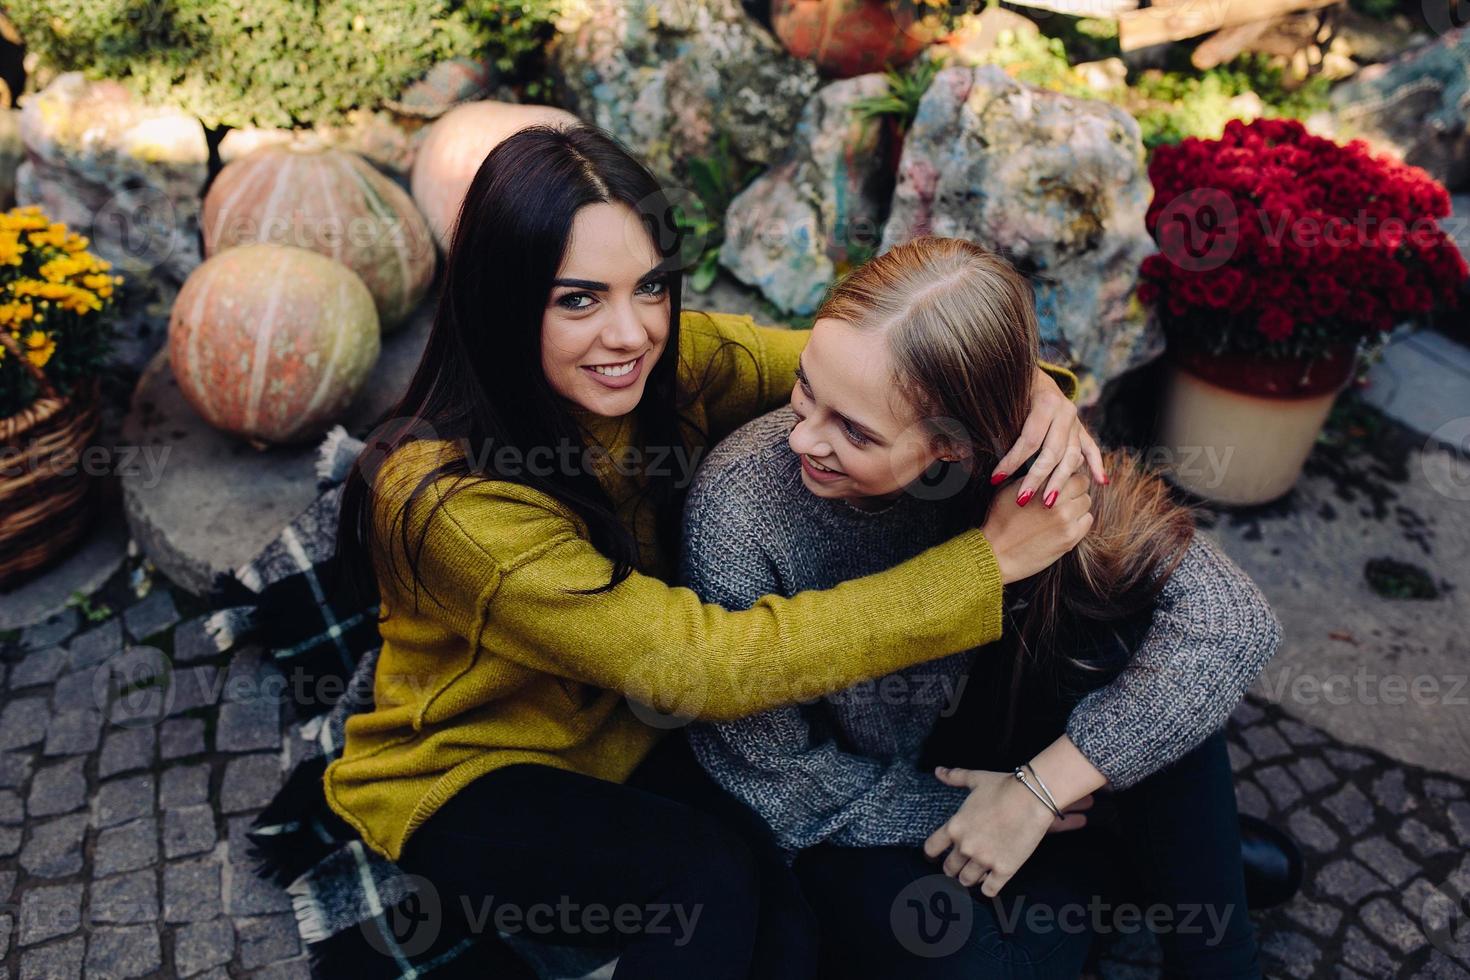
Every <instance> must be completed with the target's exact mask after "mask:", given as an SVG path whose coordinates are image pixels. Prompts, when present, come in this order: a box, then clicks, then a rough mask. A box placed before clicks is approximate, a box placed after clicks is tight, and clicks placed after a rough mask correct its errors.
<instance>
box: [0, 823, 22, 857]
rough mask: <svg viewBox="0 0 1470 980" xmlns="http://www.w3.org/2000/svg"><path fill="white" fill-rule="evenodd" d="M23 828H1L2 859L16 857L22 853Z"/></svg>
mask: <svg viewBox="0 0 1470 980" xmlns="http://www.w3.org/2000/svg"><path fill="white" fill-rule="evenodd" d="M20 840H21V828H19V827H0V857H7V858H8V857H14V856H15V855H16V854H17V853H19V851H20Z"/></svg>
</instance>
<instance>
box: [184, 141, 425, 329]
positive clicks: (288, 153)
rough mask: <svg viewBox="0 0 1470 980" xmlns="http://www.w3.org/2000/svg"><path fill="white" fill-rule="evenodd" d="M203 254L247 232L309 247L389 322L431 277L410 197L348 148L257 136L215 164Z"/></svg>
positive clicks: (400, 317)
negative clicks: (255, 144)
mask: <svg viewBox="0 0 1470 980" xmlns="http://www.w3.org/2000/svg"><path fill="white" fill-rule="evenodd" d="M200 225H201V227H202V229H203V232H204V254H205V255H206V256H212V255H216V254H218V253H220V252H222V251H224V250H225V249H227V248H231V247H234V246H236V245H243V244H246V243H249V242H271V243H274V244H277V245H294V246H296V247H298V248H306V249H310V250H311V251H313V252H319V253H321V254H322V255H325V256H328V257H329V258H333V259H336V260H337V261H338V262H341V263H342V264H343V265H345V266H347V268H349V269H351V270H352V271H353V272H355V273H357V275H358V276H359V277H360V278H361V279H362V281H363V283H364V284H366V286H367V288H368V291H369V292H370V293H372V296H373V302H374V303H375V304H376V305H377V308H378V321H379V323H381V324H382V328H383V329H384V330H385V331H391V330H393V329H394V328H395V327H398V326H400V325H401V324H402V323H404V322H405V321H406V320H407V319H408V315H409V313H411V312H412V311H413V308H414V307H415V306H416V305H418V302H419V300H421V299H423V297H424V293H425V292H427V291H428V288H429V284H430V283H431V282H432V281H433V279H434V261H435V254H434V243H433V240H432V239H431V238H430V236H429V226H428V225H427V224H425V222H424V216H423V215H421V214H420V213H419V211H418V208H416V207H415V206H414V203H413V199H412V198H410V197H409V196H408V194H407V193H406V192H405V191H404V190H403V188H401V187H399V186H398V185H397V184H395V183H393V181H391V180H389V179H388V178H387V177H385V176H383V175H382V174H381V173H379V172H378V171H377V170H375V169H374V168H373V166H372V164H370V163H368V162H367V161H366V160H364V159H363V158H362V157H360V156H358V155H357V154H355V153H348V152H346V151H344V150H331V149H319V148H305V147H298V146H293V145H289V144H288V145H285V146H263V147H261V148H260V149H258V150H255V151H254V152H252V153H250V154H248V155H246V156H244V157H242V158H240V159H239V160H236V161H234V162H233V163H231V164H230V165H229V166H227V167H225V168H224V169H223V170H221V171H220V173H219V176H218V177H216V178H215V180H214V183H213V184H211V185H210V187H209V193H208V194H206V195H205V197H204V212H203V214H202V215H201V217H200Z"/></svg>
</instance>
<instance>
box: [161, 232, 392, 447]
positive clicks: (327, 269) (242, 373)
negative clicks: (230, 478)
mask: <svg viewBox="0 0 1470 980" xmlns="http://www.w3.org/2000/svg"><path fill="white" fill-rule="evenodd" d="M380 344H381V341H380V340H379V329H378V314H377V310H376V309H375V308H374V306H373V297H372V294H371V293H369V292H368V289H367V286H365V285H363V282H362V280H361V279H359V278H358V276H357V274H356V273H354V272H353V271H352V270H351V269H349V268H347V267H346V266H345V265H343V264H341V263H340V262H333V261H332V260H331V259H329V258H327V257H326V256H323V255H319V254H317V253H316V252H312V251H309V250H307V249H304V248H296V247H294V246H290V245H271V244H266V243H257V244H254V245H240V246H238V247H236V248H229V249H225V250H224V251H223V252H220V253H219V254H217V255H214V256H212V257H211V258H209V259H207V260H206V261H205V262H204V263H203V264H202V265H200V266H199V267H198V268H197V269H195V270H194V271H193V272H192V273H191V274H190V275H189V278H188V279H187V280H186V281H185V282H184V287H183V289H181V290H179V295H178V298H177V299H175V300H174V305H173V311H172V314H171V316H170V318H169V325H168V357H169V364H170V366H171V367H172V368H173V373H174V378H175V379H176V380H177V381H178V383H179V389H180V390H181V391H182V392H183V393H184V397H185V398H187V399H188V400H189V403H190V404H191V405H193V406H194V408H195V410H197V411H198V412H199V414H200V415H202V416H203V417H204V419H205V420H206V421H207V422H209V423H210V424H211V425H213V426H215V427H216V428H219V429H223V430H224V431H226V432H231V433H234V434H235V435H239V436H243V437H245V438H246V439H249V440H251V441H252V442H256V443H293V442H301V441H304V440H307V439H311V438H313V437H315V436H318V435H320V434H321V433H322V432H324V431H326V429H327V428H328V426H330V425H331V424H332V423H333V422H334V421H336V420H337V419H338V418H339V417H340V416H341V414H342V413H343V412H344V411H345V410H346V409H347V406H348V405H349V404H350V403H351V401H352V399H353V397H354V396H355V395H356V394H357V393H358V391H359V390H360V389H361V388H362V386H363V384H364V383H365V382H366V381H367V379H368V374H369V373H370V372H371V371H372V369H373V364H374V363H375V362H376V361H377V359H378V351H379V347H380Z"/></svg>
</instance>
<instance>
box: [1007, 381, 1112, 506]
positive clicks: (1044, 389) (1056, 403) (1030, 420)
mask: <svg viewBox="0 0 1470 980" xmlns="http://www.w3.org/2000/svg"><path fill="white" fill-rule="evenodd" d="M1038 449H1039V450H1040V452H1037V450H1038ZM1033 453H1034V454H1035V455H1036V459H1035V460H1034V461H1033V462H1032V463H1031V468H1030V469H1029V470H1028V471H1027V472H1026V476H1025V477H1024V478H1023V479H1022V480H1021V482H1020V484H1019V486H1018V487H1017V488H1016V502H1017V503H1018V504H1020V505H1021V506H1023V507H1024V506H1025V505H1026V504H1028V503H1030V502H1031V500H1032V498H1034V497H1037V496H1039V497H1040V499H1041V503H1042V505H1043V506H1046V507H1052V506H1055V504H1056V502H1057V500H1058V499H1059V498H1060V497H1061V492H1062V487H1063V486H1065V485H1066V483H1067V480H1068V478H1070V477H1071V476H1072V474H1073V473H1076V472H1077V471H1078V470H1080V469H1081V468H1082V467H1083V464H1086V466H1087V468H1088V469H1089V470H1090V471H1091V473H1092V478H1093V480H1095V481H1096V482H1098V483H1103V484H1106V483H1107V482H1108V475H1107V473H1106V472H1105V471H1104V470H1103V461H1102V450H1101V449H1099V448H1098V445H1097V442H1096V441H1095V440H1094V439H1093V438H1092V436H1090V435H1089V434H1088V432H1087V429H1086V428H1084V427H1083V425H1082V418H1081V416H1080V415H1079V414H1078V412H1077V406H1076V405H1075V404H1073V403H1072V401H1071V399H1069V398H1068V397H1067V396H1066V395H1064V394H1062V389H1061V388H1059V387H1057V383H1056V381H1054V380H1053V379H1052V377H1051V375H1049V374H1047V373H1046V372H1045V371H1043V370H1041V369H1040V368H1037V370H1036V383H1035V384H1033V385H1032V386H1031V414H1029V415H1027V416H1026V424H1025V425H1024V426H1022V428H1021V438H1019V439H1017V440H1016V444H1015V445H1014V446H1012V447H1011V448H1010V451H1009V452H1007V453H1006V454H1005V455H1004V456H1003V457H1001V460H1000V462H999V463H996V464H995V470H994V471H993V472H992V473H991V482H992V483H1000V482H1002V481H1003V480H1005V478H1006V477H1007V476H1008V475H1010V474H1011V473H1014V472H1016V470H1018V469H1020V467H1021V466H1022V465H1023V464H1024V463H1025V462H1026V460H1028V459H1030V458H1031V456H1032V454H1033Z"/></svg>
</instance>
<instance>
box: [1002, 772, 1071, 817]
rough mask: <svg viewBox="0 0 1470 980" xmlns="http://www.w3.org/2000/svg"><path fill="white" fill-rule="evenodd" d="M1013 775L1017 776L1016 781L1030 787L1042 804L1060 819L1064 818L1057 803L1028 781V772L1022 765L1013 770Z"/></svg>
mask: <svg viewBox="0 0 1470 980" xmlns="http://www.w3.org/2000/svg"><path fill="white" fill-rule="evenodd" d="M1011 775H1013V776H1015V777H1016V781H1017V782H1019V783H1020V784H1021V785H1022V786H1024V787H1026V788H1027V789H1029V790H1030V791H1031V795H1032V796H1034V797H1036V798H1037V799H1038V800H1040V801H1041V805H1042V806H1044V807H1046V808H1047V809H1048V810H1050V811H1051V812H1052V813H1053V814H1055V815H1056V818H1057V819H1058V820H1061V819H1062V811H1061V810H1058V809H1057V805H1056V804H1055V803H1053V802H1052V801H1051V800H1048V799H1047V798H1046V797H1045V796H1042V795H1041V793H1040V791H1039V790H1037V788H1036V787H1035V786H1032V785H1031V784H1030V783H1029V782H1027V781H1026V773H1025V772H1023V771H1022V770H1021V767H1020V766H1017V767H1016V769H1015V771H1014V772H1012V773H1011Z"/></svg>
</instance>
